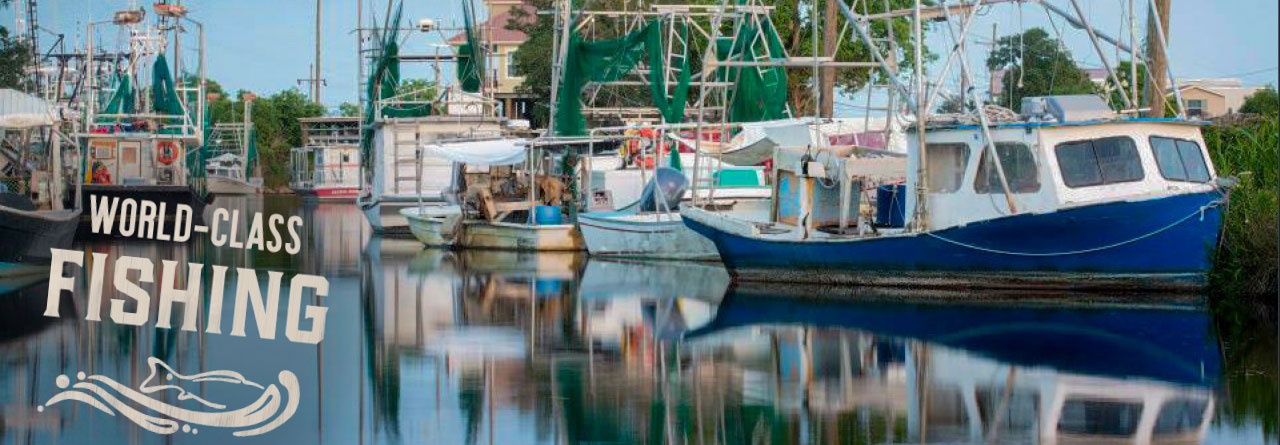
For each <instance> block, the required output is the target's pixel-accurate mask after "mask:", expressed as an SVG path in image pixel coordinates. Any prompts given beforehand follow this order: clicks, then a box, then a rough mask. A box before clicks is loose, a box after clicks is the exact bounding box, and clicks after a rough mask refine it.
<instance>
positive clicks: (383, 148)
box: [363, 115, 502, 202]
mask: <svg viewBox="0 0 1280 445" xmlns="http://www.w3.org/2000/svg"><path fill="white" fill-rule="evenodd" d="M372 131H373V132H374V142H373V159H371V161H372V162H370V164H371V167H372V169H373V171H372V173H373V174H372V178H371V179H372V182H369V181H366V182H365V183H364V184H363V187H364V188H365V190H366V193H371V194H372V198H371V200H373V201H377V200H380V199H382V200H387V199H390V200H397V199H398V200H402V201H406V202H408V201H416V200H417V199H418V194H419V193H421V194H422V195H423V196H424V197H426V198H427V199H428V200H440V199H443V193H444V192H445V190H447V189H449V188H451V187H454V186H455V184H454V180H455V177H456V175H455V173H454V170H453V166H452V163H451V162H450V161H449V160H447V159H442V158H437V157H433V156H426V155H423V154H422V153H420V148H419V147H422V146H423V145H426V144H428V143H430V142H432V141H439V140H448V139H459V138H477V137H485V136H494V135H498V134H501V132H502V123H501V121H500V120H498V119H497V118H491V117H483V116H448V115H444V116H427V117H418V118H386V119H382V120H379V121H377V122H376V123H375V125H374V128H373V130H372Z"/></svg>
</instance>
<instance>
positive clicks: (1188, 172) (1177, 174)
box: [1151, 136, 1209, 182]
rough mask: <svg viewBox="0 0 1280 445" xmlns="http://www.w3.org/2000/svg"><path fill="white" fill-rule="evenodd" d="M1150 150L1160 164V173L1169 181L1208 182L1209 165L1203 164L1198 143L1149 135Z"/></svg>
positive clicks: (1157, 163)
mask: <svg viewBox="0 0 1280 445" xmlns="http://www.w3.org/2000/svg"><path fill="white" fill-rule="evenodd" d="M1151 152H1152V154H1154V155H1155V157H1156V165H1158V166H1160V175H1161V176H1164V178H1165V179H1168V180H1170V181H1187V182H1208V181H1209V167H1208V166H1207V165H1205V162H1204V156H1203V155H1202V154H1201V152H1200V144H1197V143H1195V141H1188V140H1185V139H1173V138H1167V137H1161V136H1152V137H1151Z"/></svg>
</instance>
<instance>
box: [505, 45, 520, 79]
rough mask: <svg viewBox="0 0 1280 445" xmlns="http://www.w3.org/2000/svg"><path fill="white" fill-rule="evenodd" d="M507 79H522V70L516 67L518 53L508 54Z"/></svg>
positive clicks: (511, 52)
mask: <svg viewBox="0 0 1280 445" xmlns="http://www.w3.org/2000/svg"><path fill="white" fill-rule="evenodd" d="M507 77H520V70H519V69H517V67H516V52H515V51H510V52H507Z"/></svg>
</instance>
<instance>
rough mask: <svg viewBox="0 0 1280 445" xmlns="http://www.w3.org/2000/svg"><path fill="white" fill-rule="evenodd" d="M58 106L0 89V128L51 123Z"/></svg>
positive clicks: (56, 115) (56, 113)
mask: <svg viewBox="0 0 1280 445" xmlns="http://www.w3.org/2000/svg"><path fill="white" fill-rule="evenodd" d="M57 121H58V108H57V107H56V106H54V105H53V104H50V103H48V102H45V101H44V100H43V99H40V98H38V97H34V96H31V95H29V94H27V93H23V92H21V91H17V90H12V89H8V88H5V89H0V128H31V127H44V126H50V125H53V124H54V123H56V122H57Z"/></svg>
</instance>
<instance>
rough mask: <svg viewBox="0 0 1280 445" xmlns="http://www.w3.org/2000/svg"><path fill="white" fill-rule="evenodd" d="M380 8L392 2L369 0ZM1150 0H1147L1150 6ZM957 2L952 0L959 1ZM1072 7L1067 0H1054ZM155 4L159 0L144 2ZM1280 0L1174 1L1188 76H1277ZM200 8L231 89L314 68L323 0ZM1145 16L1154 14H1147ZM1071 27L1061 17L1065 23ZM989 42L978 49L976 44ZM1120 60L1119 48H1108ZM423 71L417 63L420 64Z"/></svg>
mask: <svg viewBox="0 0 1280 445" xmlns="http://www.w3.org/2000/svg"><path fill="white" fill-rule="evenodd" d="M322 1H323V6H324V10H325V11H324V12H325V14H324V19H323V24H322V26H323V36H322V38H323V42H324V43H323V46H324V48H323V51H324V59H323V62H322V65H323V68H324V76H325V77H326V78H327V79H328V86H327V87H326V88H325V90H324V94H323V101H324V103H325V104H326V105H329V106H331V107H336V106H337V104H339V103H341V102H344V101H355V99H356V85H357V83H356V55H355V35H354V34H353V30H354V28H355V25H356V19H355V14H356V0H322ZM364 1H365V6H366V7H369V6H370V5H369V4H370V3H373V4H374V6H375V7H376V8H377V9H378V10H379V13H378V15H379V16H381V15H382V14H381V11H382V10H383V8H385V0H364ZM1079 1H1080V3H1081V4H1082V5H1083V6H1084V7H1085V9H1086V13H1087V15H1089V18H1090V20H1091V21H1092V22H1093V24H1094V26H1096V27H1098V28H1100V29H1103V30H1107V31H1108V32H1109V33H1111V34H1119V33H1120V32H1121V31H1122V30H1123V27H1124V26H1125V25H1124V23H1125V21H1124V19H1123V18H1122V17H1120V14H1119V12H1118V11H1121V10H1122V9H1123V8H1124V7H1125V5H1127V4H1128V0H1079ZM1144 1H1145V0H1138V4H1139V6H1140V7H1141V5H1142V4H1143V3H1144ZM955 2H956V0H952V3H955ZM1052 2H1053V3H1054V4H1056V5H1058V6H1059V7H1062V8H1063V9H1068V10H1069V9H1070V3H1069V2H1066V1H1064V0H1052ZM140 3H143V4H149V3H151V2H150V1H145V2H140ZM1277 3H1278V2H1276V1H1275V0H1221V1H1220V0H1215V1H1191V0H1178V1H1174V2H1173V8H1174V9H1173V17H1172V20H1171V22H1172V25H1171V26H1172V28H1173V29H1172V32H1171V35H1172V37H1171V40H1172V42H1171V49H1172V52H1173V61H1174V64H1173V67H1174V69H1175V74H1176V75H1177V76H1178V77H1240V78H1242V79H1244V81H1245V83H1247V84H1264V83H1276V80H1277V69H1276V67H1277V65H1280V63H1277V53H1280V33H1278V31H1277V16H1278V15H1280V7H1278V6H1277ZM128 4H129V2H127V1H124V0H111V1H103V0H44V1H42V2H41V6H40V11H39V12H40V16H39V20H40V24H41V25H42V26H43V27H45V28H50V29H55V30H58V31H60V32H63V33H66V34H67V36H68V38H70V39H72V40H74V41H79V40H80V39H81V38H82V36H83V34H84V29H85V26H84V24H85V23H86V21H87V20H94V21H96V20H103V19H106V18H109V17H110V14H111V11H114V10H117V9H122V8H124V7H125V6H127V5H128ZM186 4H187V5H188V7H189V8H190V10H191V15H192V17H193V18H195V19H196V20H199V21H201V22H203V23H204V24H205V26H206V31H207V34H208V36H207V39H208V44H209V63H210V69H209V76H210V77H211V78H213V79H215V80H217V81H218V82H220V83H222V84H223V85H224V86H225V87H227V88H228V89H231V90H235V89H247V90H251V91H255V92H258V93H270V92H274V91H278V90H281V89H285V88H290V87H294V86H297V79H298V78H301V77H305V76H306V75H307V70H308V66H309V65H310V64H311V62H312V58H313V51H314V49H313V45H314V41H313V38H314V20H315V2H314V1H307V0H188V1H187V2H186ZM460 14H461V7H460V0H406V1H405V18H406V19H408V20H412V21H415V22H416V21H417V19H419V18H433V19H436V20H437V21H438V22H441V23H444V24H446V25H447V24H449V23H457V22H459V21H460V20H461V15H460ZM1139 17H1140V18H1145V14H1141V15H1139ZM993 22H999V28H1000V34H1002V35H1003V34H1009V33H1012V32H1015V31H1016V30H1017V29H1018V28H1019V26H1018V23H1019V17H1018V8H1017V7H1016V6H1008V5H1001V6H996V7H993V8H992V9H991V10H990V12H988V13H987V14H986V15H984V16H982V17H981V18H979V19H978V20H977V21H976V22H975V24H974V26H973V34H972V35H974V36H977V37H982V38H984V39H987V40H989V36H990V32H991V23H993ZM0 23H3V24H4V25H5V26H10V27H11V26H12V24H13V23H14V9H13V7H12V6H11V7H10V8H9V9H7V10H3V11H0ZM1057 23H1058V25H1059V26H1060V27H1063V26H1064V25H1063V23H1062V22H1061V21H1058V22H1057ZM1046 24H1047V22H1046V19H1045V12H1044V9H1043V8H1041V7H1039V6H1037V5H1035V4H1027V5H1025V6H1023V7H1022V27H1032V26H1045V27H1046V29H1048V28H1047V26H1046ZM1062 29H1064V39H1065V40H1066V42H1067V44H1068V46H1069V47H1070V48H1071V49H1072V52H1073V54H1074V55H1075V56H1076V59H1077V60H1080V61H1082V62H1083V64H1085V65H1098V58H1097V56H1096V54H1095V53H1094V52H1093V50H1092V47H1091V46H1089V43H1088V40H1087V39H1086V37H1085V35H1084V32H1083V31H1081V30H1077V29H1071V28H1069V27H1064V28H1062ZM944 35H945V34H941V33H934V37H931V38H930V42H931V43H933V44H934V45H935V48H944V47H945V45H943V43H944V42H946V40H945V39H943V37H942V36H944ZM979 49H980V48H978V47H971V51H974V52H976V51H978V50H979ZM982 57H984V56H979V55H977V54H975V55H973V56H972V58H971V60H972V62H971V63H972V66H973V67H974V69H978V67H979V66H981V65H980V63H981V60H982ZM1108 57H1109V58H1111V59H1113V60H1114V53H1110V54H1108ZM414 69H416V70H417V71H414ZM414 69H409V70H406V73H405V76H406V77H426V76H427V75H428V71H427V68H425V67H422V66H417V67H415V68H414Z"/></svg>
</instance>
